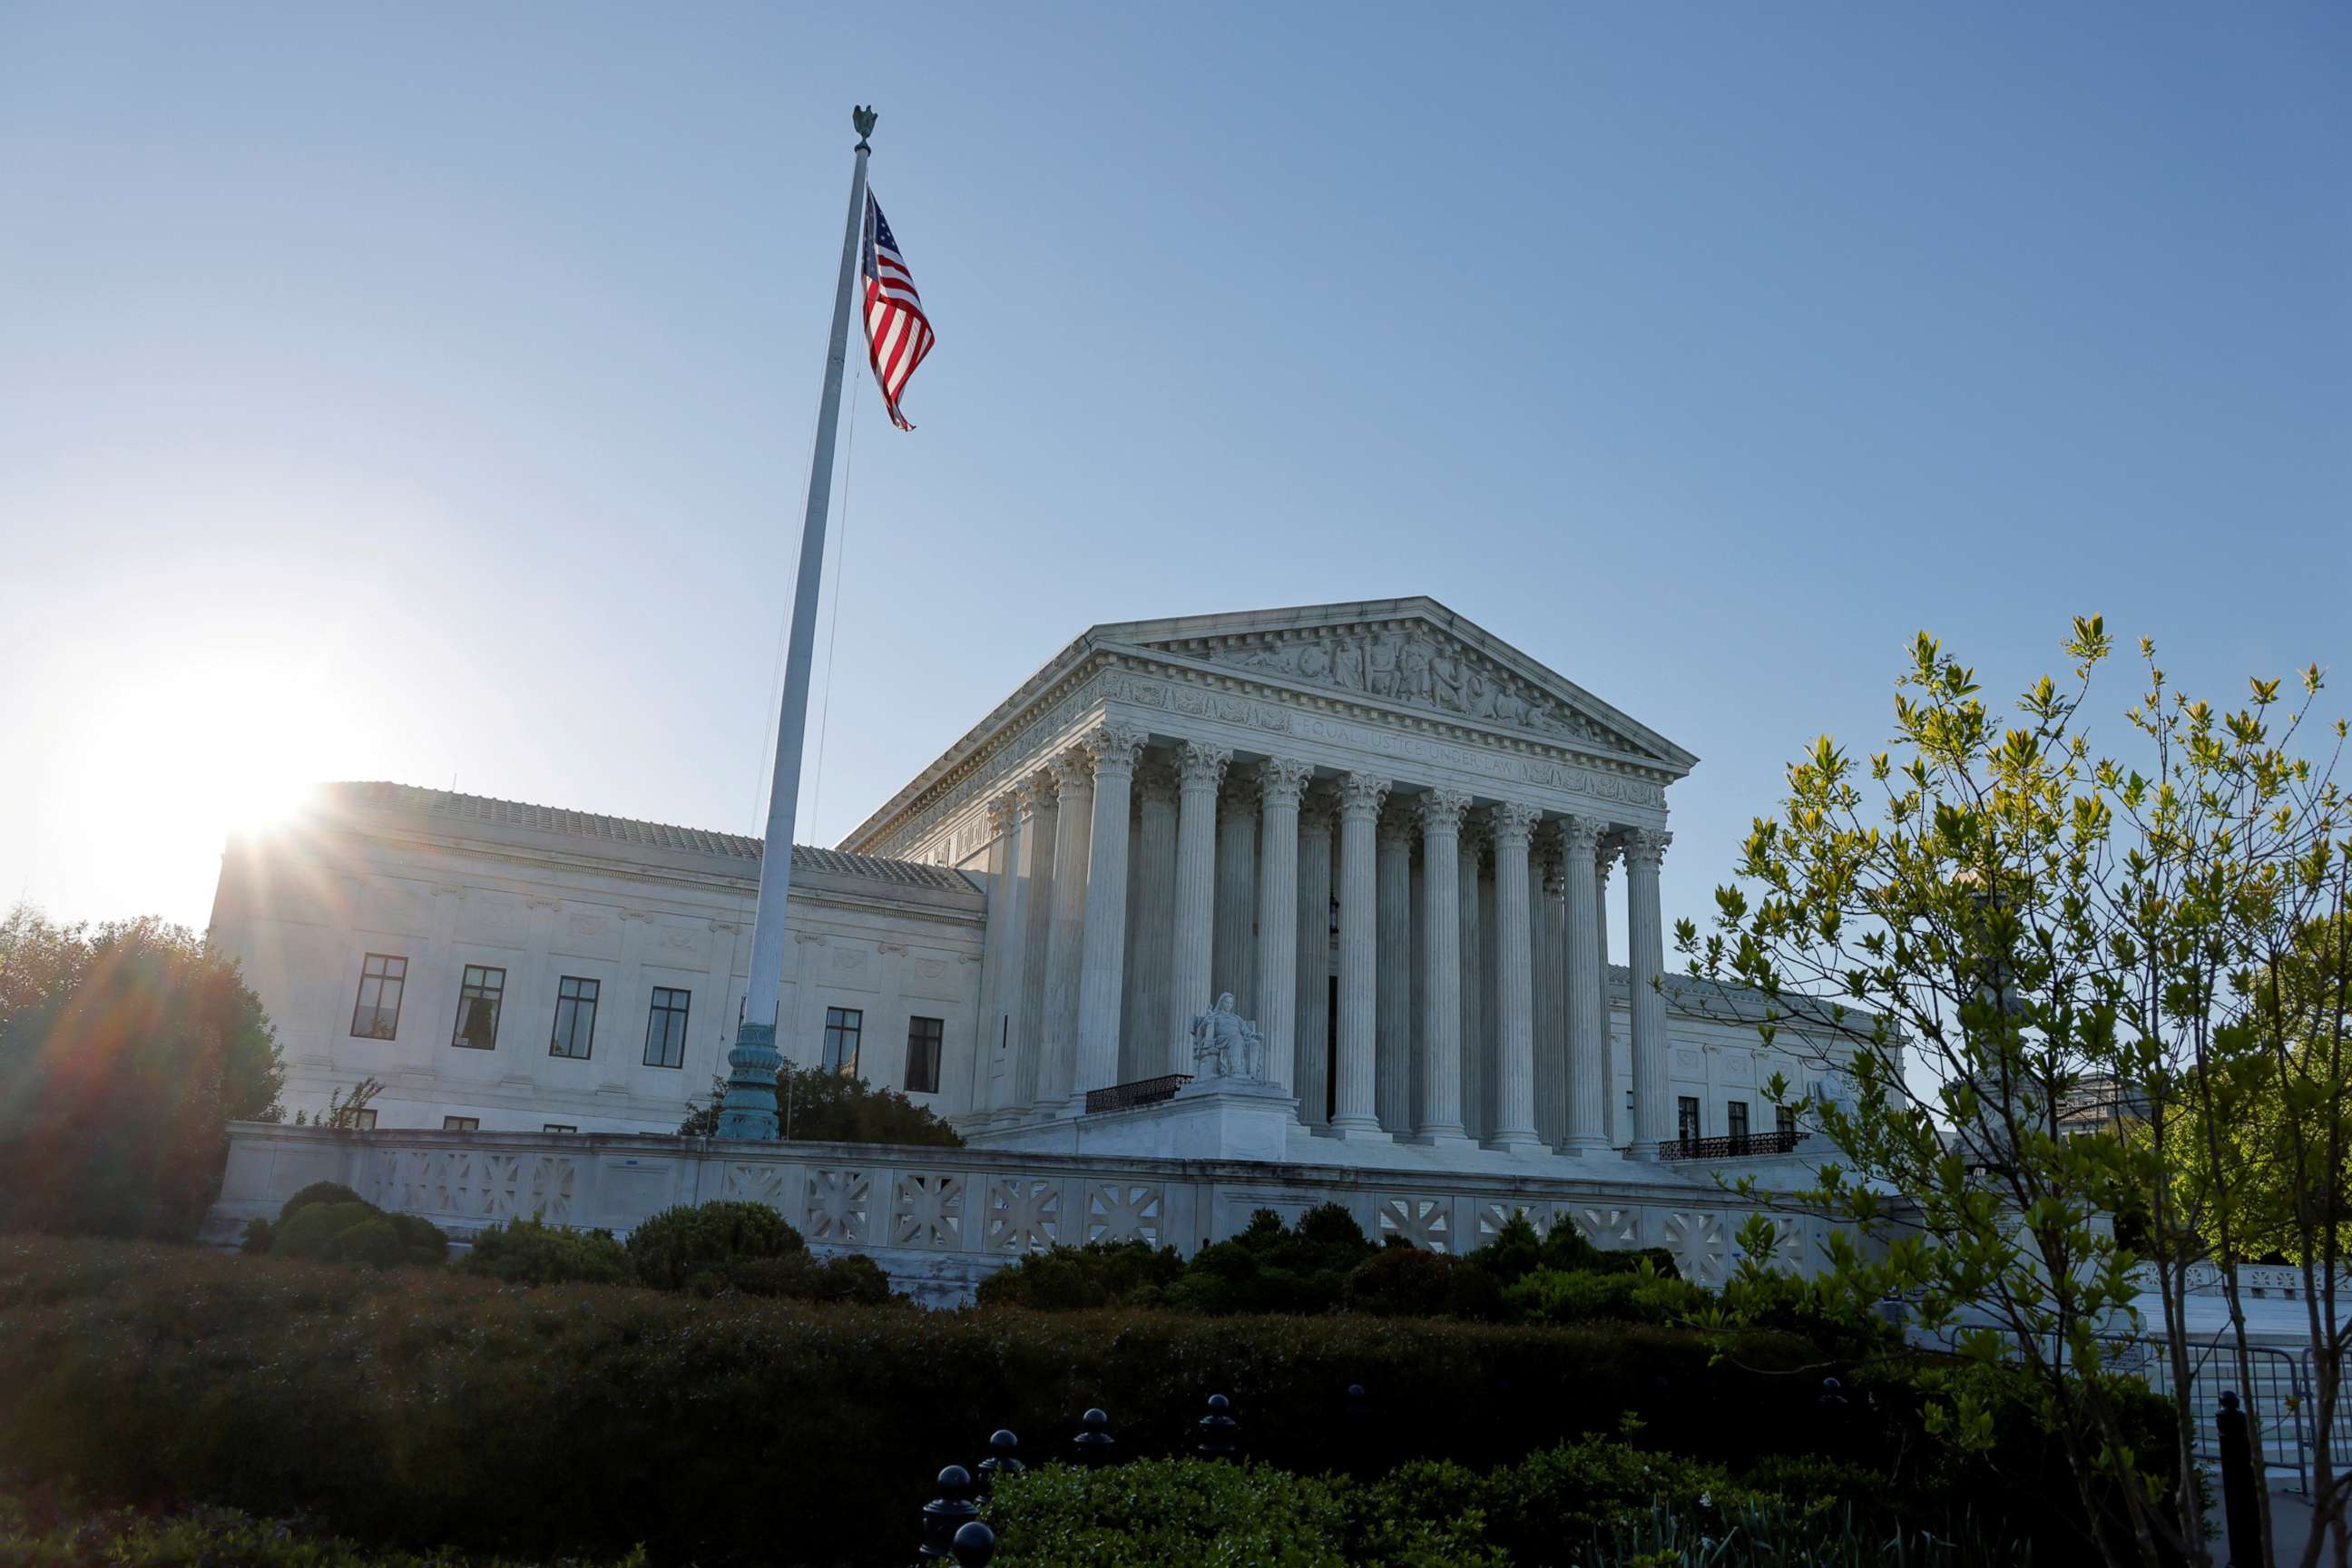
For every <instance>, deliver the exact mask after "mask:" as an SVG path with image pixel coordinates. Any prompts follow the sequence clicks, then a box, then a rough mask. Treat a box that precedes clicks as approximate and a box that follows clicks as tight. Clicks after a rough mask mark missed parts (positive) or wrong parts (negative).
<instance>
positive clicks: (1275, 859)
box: [1257, 757, 1315, 1093]
mask: <svg viewBox="0 0 2352 1568" xmlns="http://www.w3.org/2000/svg"><path fill="white" fill-rule="evenodd" d="M1314 774H1315V770H1314V769H1313V768H1312V767H1309V766H1308V765H1307V763H1293V762H1287V761H1285V760H1284V759H1282V758H1280V757H1276V758H1272V759H1269V760H1268V761H1267V762H1266V763H1265V764H1264V765H1262V766H1261V767H1260V768H1259V769H1258V771H1257V782H1258V834H1257V907H1258V909H1259V910H1262V911H1263V913H1262V914H1261V915H1260V917H1259V919H1258V922H1257V1027H1258V1035H1259V1037H1260V1038H1261V1039H1263V1040H1264V1041H1265V1077H1266V1081H1267V1082H1269V1083H1271V1084H1273V1085H1274V1086H1275V1087H1276V1088H1277V1089H1281V1090H1283V1091H1284V1092H1285V1093H1287V1092H1289V1089H1290V1086H1291V1082H1292V1074H1293V1073H1294V1072H1295V1071H1296V1070H1297V1062H1296V1060H1295V1059H1294V1058H1295V1057H1296V1055H1297V1049H1298V1035H1297V1016H1298V929H1297V926H1296V925H1295V924H1294V923H1293V922H1292V921H1288V920H1286V919H1284V918H1283V917H1284V915H1285V914H1286V913H1287V912H1288V911H1290V910H1295V909H1297V907H1298V798H1299V795H1301V794H1302V793H1303V792H1304V791H1305V790H1306V788H1307V780H1308V779H1310V778H1312V777H1313V776H1314Z"/></svg>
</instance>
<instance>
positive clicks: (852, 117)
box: [849, 103, 882, 147]
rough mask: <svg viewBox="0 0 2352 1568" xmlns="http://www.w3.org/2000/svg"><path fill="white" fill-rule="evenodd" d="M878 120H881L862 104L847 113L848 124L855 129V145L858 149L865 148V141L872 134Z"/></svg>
mask: <svg viewBox="0 0 2352 1568" xmlns="http://www.w3.org/2000/svg"><path fill="white" fill-rule="evenodd" d="M880 118H882V117H881V116H880V115H878V114H877V113H875V112H874V110H872V109H871V108H869V107H867V106H866V105H865V104H862V103H861V104H859V105H858V106H857V107H856V108H855V109H853V110H850V111H849V122H850V123H851V124H852V125H855V126H856V127H857V144H858V145H859V146H860V147H863V146H865V145H866V138H867V137H868V136H871V135H873V134H874V122H875V121H877V120H879V119H880Z"/></svg>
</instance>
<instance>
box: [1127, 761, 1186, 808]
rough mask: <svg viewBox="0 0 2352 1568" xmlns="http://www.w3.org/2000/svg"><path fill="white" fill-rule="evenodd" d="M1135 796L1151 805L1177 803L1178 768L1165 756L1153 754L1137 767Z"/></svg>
mask: <svg viewBox="0 0 2352 1568" xmlns="http://www.w3.org/2000/svg"><path fill="white" fill-rule="evenodd" d="M1135 798H1136V799H1137V800H1139V801H1142V802H1144V803H1146V804H1149V805H1175V804H1176V769H1175V768H1174V766H1172V765H1171V763H1168V762H1167V761H1166V760H1165V759H1164V758H1162V757H1160V756H1158V755H1156V754H1155V755H1154V756H1152V757H1151V758H1150V760H1149V761H1146V762H1142V763H1138V764H1137V765H1136V769H1135Z"/></svg>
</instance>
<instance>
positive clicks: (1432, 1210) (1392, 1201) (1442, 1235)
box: [1377, 1197, 1454, 1252]
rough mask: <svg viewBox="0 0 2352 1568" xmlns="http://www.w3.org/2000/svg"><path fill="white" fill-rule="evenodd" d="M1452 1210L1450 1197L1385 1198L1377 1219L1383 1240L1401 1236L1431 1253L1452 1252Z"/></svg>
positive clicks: (1382, 1200) (1452, 1205)
mask: <svg viewBox="0 0 2352 1568" xmlns="http://www.w3.org/2000/svg"><path fill="white" fill-rule="evenodd" d="M1453 1211H1454V1204H1453V1200H1451V1199H1449V1198H1423V1197H1403V1198H1382V1199H1381V1206H1380V1209H1379V1211H1378V1215H1377V1218H1378V1220H1379V1224H1380V1232H1381V1236H1383V1237H1390V1236H1401V1237H1404V1238H1405V1239H1406V1240H1407V1241H1410V1242H1412V1244H1413V1245H1414V1246H1415V1247H1423V1248H1426V1249H1427V1250H1429V1251H1431V1252H1451V1251H1453V1250H1454V1235H1453V1226H1454V1212H1453Z"/></svg>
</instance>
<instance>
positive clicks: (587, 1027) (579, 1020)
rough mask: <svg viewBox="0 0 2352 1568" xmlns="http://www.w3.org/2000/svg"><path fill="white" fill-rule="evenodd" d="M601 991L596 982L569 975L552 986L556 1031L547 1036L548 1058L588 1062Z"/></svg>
mask: <svg viewBox="0 0 2352 1568" xmlns="http://www.w3.org/2000/svg"><path fill="white" fill-rule="evenodd" d="M600 989H602V988H601V987H600V986H599V985H598V984H597V983H596V982H595V981H593V980H582V979H580V978H579V977H577V976H576V975H571V974H567V975H565V976H564V977H563V978H562V979H561V980H559V981H557V982H556V983H555V1032H554V1033H553V1034H552V1035H550V1036H549V1037H548V1040H547V1054H548V1055H549V1056H551V1057H569V1058H572V1060H573V1061H576V1062H584V1061H586V1060H587V1059H588V1051H589V1048H590V1047H592V1046H593V1045H594V1044H595V1041H596V994H597V992H598V991H599V990H600Z"/></svg>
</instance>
